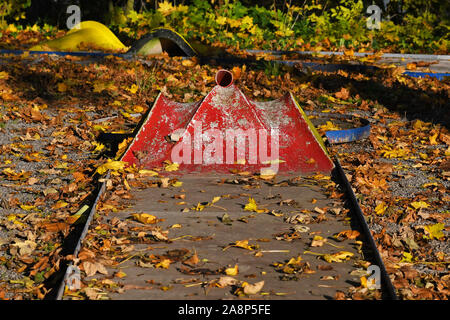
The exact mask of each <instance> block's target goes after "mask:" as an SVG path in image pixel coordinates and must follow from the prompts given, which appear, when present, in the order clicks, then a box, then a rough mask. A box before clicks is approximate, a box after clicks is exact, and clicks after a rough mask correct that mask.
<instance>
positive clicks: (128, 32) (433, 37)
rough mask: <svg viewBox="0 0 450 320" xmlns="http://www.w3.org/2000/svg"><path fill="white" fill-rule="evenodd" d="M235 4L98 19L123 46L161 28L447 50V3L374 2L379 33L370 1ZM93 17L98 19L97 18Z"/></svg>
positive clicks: (215, 36) (231, 38)
mask: <svg viewBox="0 0 450 320" xmlns="http://www.w3.org/2000/svg"><path fill="white" fill-rule="evenodd" d="M105 1H106V0H105ZM241 1H244V3H245V4H246V5H244V4H242V2H241ZM241 1H238V0H222V1H220V5H219V4H218V3H219V1H207V0H192V1H183V2H182V3H183V4H178V5H176V3H180V1H169V0H163V1H161V0H159V1H156V3H157V5H156V8H154V7H153V5H152V8H151V9H150V8H149V6H148V7H147V9H146V10H143V9H142V8H141V9H140V10H139V11H135V10H133V1H132V0H126V1H122V2H121V3H122V6H117V5H113V2H112V1H108V4H109V6H106V7H107V8H106V9H105V11H107V12H105V13H104V14H106V15H107V16H108V17H107V19H106V20H107V21H109V23H110V27H111V28H112V29H113V31H114V32H115V33H116V34H118V35H119V37H121V38H122V39H123V40H125V42H126V43H127V44H130V43H132V42H133V41H134V40H135V39H139V38H140V37H142V36H143V35H144V34H146V33H148V32H150V31H151V30H152V29H154V28H156V27H161V26H163V27H169V28H172V29H173V30H175V31H177V32H178V33H180V34H181V35H183V36H184V37H186V38H187V39H191V40H200V41H202V42H204V43H207V44H213V45H217V46H224V45H225V46H233V47H234V48H237V49H239V48H241V49H243V48H259V49H274V50H294V49H296V50H354V51H359V50H364V51H373V50H379V49H384V50H387V51H400V52H412V53H414V52H416V53H417V52H424V53H448V50H449V44H450V39H449V34H450V33H449V29H450V27H449V21H448V20H449V12H450V2H448V1H444V2H442V1H440V0H417V1H416V0H402V1H401V0H391V1H390V2H389V4H388V7H387V10H385V8H384V4H383V1H382V0H375V1H374V2H375V3H376V4H378V5H379V6H380V8H382V9H383V15H382V16H383V21H382V23H381V29H380V30H369V29H367V26H366V23H367V18H368V14H367V13H366V9H367V6H368V3H369V2H368V1H363V0H304V2H303V4H302V5H301V6H295V5H290V3H292V2H291V1H274V2H273V5H271V6H270V7H267V6H259V5H252V4H251V2H249V1H246V0H241ZM30 2H31V0H8V1H3V2H2V4H0V18H1V21H2V22H0V23H3V26H2V25H0V29H4V28H5V26H7V25H5V22H4V21H5V18H6V17H7V18H8V19H9V20H11V18H14V17H15V18H17V17H21V16H23V9H24V8H25V7H27V6H28V5H29V4H30ZM105 3H106V2H105ZM134 3H136V1H134ZM153 3H154V2H153ZM184 3H186V4H188V5H185V4H184ZM134 8H136V7H134ZM98 19H99V20H101V15H100V16H99V18H98ZM9 29H10V30H9V31H10V32H15V31H16V30H15V28H9ZM47 29H48V28H47ZM17 30H21V29H20V28H19V27H18V28H17Z"/></svg>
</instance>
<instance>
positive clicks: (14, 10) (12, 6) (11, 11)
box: [0, 0, 31, 28]
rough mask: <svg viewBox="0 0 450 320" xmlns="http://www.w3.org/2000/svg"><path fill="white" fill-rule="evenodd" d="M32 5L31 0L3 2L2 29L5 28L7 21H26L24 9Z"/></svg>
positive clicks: (1, 5)
mask: <svg viewBox="0 0 450 320" xmlns="http://www.w3.org/2000/svg"><path fill="white" fill-rule="evenodd" d="M30 5H31V0H3V1H2V2H0V28H4V27H5V25H6V20H7V19H14V20H16V21H17V20H19V19H24V18H25V13H24V9H25V8H27V7H29V6H30Z"/></svg>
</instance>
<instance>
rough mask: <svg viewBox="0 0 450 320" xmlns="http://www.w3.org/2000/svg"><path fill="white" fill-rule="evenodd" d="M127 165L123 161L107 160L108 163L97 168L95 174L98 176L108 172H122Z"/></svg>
mask: <svg viewBox="0 0 450 320" xmlns="http://www.w3.org/2000/svg"><path fill="white" fill-rule="evenodd" d="M126 164H127V163H126V162H124V161H113V160H111V159H108V162H106V163H104V164H102V165H101V166H99V167H98V168H97V172H98V173H99V174H104V173H105V172H106V171H108V170H113V171H118V170H123V168H124V167H125V165H126Z"/></svg>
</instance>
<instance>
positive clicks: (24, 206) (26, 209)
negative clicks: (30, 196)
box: [20, 204, 36, 211]
mask: <svg viewBox="0 0 450 320" xmlns="http://www.w3.org/2000/svg"><path fill="white" fill-rule="evenodd" d="M20 207H21V208H22V209H23V210H25V211H30V210H33V209H36V207H35V206H28V205H25V204H21V205H20Z"/></svg>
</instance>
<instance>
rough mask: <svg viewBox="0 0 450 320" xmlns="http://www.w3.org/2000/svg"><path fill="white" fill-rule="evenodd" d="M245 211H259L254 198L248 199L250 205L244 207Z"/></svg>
mask: <svg viewBox="0 0 450 320" xmlns="http://www.w3.org/2000/svg"><path fill="white" fill-rule="evenodd" d="M244 210H245V211H254V212H256V211H257V210H258V206H257V205H256V201H255V199H253V198H248V203H247V204H246V205H245V207H244Z"/></svg>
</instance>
